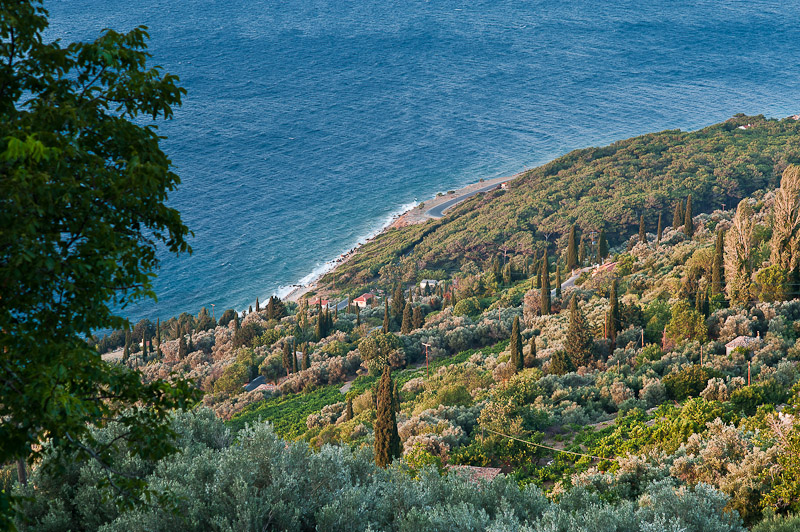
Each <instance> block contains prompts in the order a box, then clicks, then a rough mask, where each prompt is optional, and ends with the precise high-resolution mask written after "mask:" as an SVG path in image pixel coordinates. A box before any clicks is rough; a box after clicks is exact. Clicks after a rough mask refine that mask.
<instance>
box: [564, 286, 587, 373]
mask: <svg viewBox="0 0 800 532" xmlns="http://www.w3.org/2000/svg"><path fill="white" fill-rule="evenodd" d="M593 341H594V338H593V337H592V333H591V331H590V330H589V326H588V324H587V323H586V317H585V316H584V315H583V311H582V310H581V309H580V307H578V298H577V297H576V296H573V297H572V299H571V300H570V303H569V327H568V329H567V339H566V341H565V342H564V350H565V351H566V352H567V355H569V358H570V360H572V363H573V364H574V365H575V367H581V366H586V365H587V364H588V363H589V361H590V360H591V351H592V343H593Z"/></svg>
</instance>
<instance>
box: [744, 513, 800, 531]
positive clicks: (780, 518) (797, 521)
mask: <svg viewBox="0 0 800 532" xmlns="http://www.w3.org/2000/svg"><path fill="white" fill-rule="evenodd" d="M750 530H751V531H752V532H796V531H797V530H800V516H799V515H772V516H770V517H768V518H766V519H764V520H763V521H761V522H760V523H758V524H757V525H756V526H754V527H753V528H751V529H750Z"/></svg>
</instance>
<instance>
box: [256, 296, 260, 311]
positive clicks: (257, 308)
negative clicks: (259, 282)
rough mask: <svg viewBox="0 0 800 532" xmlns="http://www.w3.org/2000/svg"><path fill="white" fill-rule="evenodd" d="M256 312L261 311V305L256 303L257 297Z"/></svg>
mask: <svg viewBox="0 0 800 532" xmlns="http://www.w3.org/2000/svg"><path fill="white" fill-rule="evenodd" d="M256 312H261V307H260V306H259V304H258V298H256Z"/></svg>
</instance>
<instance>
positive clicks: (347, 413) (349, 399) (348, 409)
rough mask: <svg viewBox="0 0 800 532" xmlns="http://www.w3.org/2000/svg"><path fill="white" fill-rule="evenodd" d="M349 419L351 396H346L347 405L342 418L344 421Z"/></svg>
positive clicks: (350, 416)
mask: <svg viewBox="0 0 800 532" xmlns="http://www.w3.org/2000/svg"><path fill="white" fill-rule="evenodd" d="M351 419H353V398H352V397H348V398H347V407H346V408H345V410H344V420H345V421H350V420H351Z"/></svg>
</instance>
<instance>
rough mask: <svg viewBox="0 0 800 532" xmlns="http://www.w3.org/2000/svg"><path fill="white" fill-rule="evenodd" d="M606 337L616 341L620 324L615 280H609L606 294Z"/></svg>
mask: <svg viewBox="0 0 800 532" xmlns="http://www.w3.org/2000/svg"><path fill="white" fill-rule="evenodd" d="M606 316H607V319H606V338H608V339H609V340H611V342H612V343H613V342H616V341H617V331H618V330H619V326H620V316H619V298H618V296H617V281H616V279H615V280H613V281H611V291H610V293H609V295H608V314H607V315H606Z"/></svg>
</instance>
